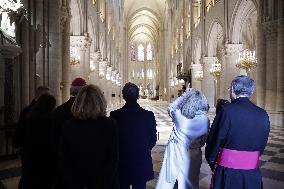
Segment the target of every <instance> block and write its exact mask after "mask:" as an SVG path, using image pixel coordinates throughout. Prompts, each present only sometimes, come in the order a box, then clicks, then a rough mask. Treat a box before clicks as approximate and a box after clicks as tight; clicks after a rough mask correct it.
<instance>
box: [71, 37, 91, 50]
mask: <svg viewBox="0 0 284 189" xmlns="http://www.w3.org/2000/svg"><path fill="white" fill-rule="evenodd" d="M91 44H92V38H90V37H88V36H87V35H85V36H70V46H71V47H77V48H79V49H81V50H86V49H87V48H89V47H90V46H91Z"/></svg>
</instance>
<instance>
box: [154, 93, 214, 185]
mask: <svg viewBox="0 0 284 189" xmlns="http://www.w3.org/2000/svg"><path fill="white" fill-rule="evenodd" d="M168 111H169V114H170V116H171V117H172V120H173V122H174V127H173V131H172V133H171V135H170V138H169V141H168V144H167V146H166V150H165V155H164V160H163V165H162V168H161V171H160V175H159V179H158V182H157V185H156V189H172V188H173V187H174V185H175V182H176V181H178V189H198V188H199V173H200V167H201V163H202V152H201V147H202V146H203V145H204V143H205V141H206V137H207V133H208V129H209V119H208V118H207V116H206V112H207V111H208V104H207V100H206V98H205V96H204V95H203V94H202V93H201V92H200V91H197V90H194V89H187V90H186V92H185V93H184V94H183V95H182V96H180V97H179V98H177V99H176V100H175V101H174V102H173V103H172V104H171V105H170V106H169V108H168Z"/></svg>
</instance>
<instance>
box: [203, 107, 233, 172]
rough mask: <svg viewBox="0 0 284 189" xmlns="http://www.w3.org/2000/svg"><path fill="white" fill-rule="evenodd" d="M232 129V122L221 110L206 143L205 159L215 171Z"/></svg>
mask: <svg viewBox="0 0 284 189" xmlns="http://www.w3.org/2000/svg"><path fill="white" fill-rule="evenodd" d="M229 127H230V120H229V117H228V115H227V114H226V112H225V110H224V109H223V108H221V110H220V112H219V113H218V114H217V115H216V117H215V119H214V121H213V123H212V126H211V128H210V131H209V135H208V138H207V141H206V147H205V158H206V160H207V162H208V164H209V166H210V168H211V170H212V171H213V170H214V169H215V164H216V160H217V156H218V153H219V150H220V148H222V147H223V146H224V144H225V141H226V138H227V135H228V132H229Z"/></svg>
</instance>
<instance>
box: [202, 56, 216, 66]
mask: <svg viewBox="0 0 284 189" xmlns="http://www.w3.org/2000/svg"><path fill="white" fill-rule="evenodd" d="M217 60H218V58H217V57H215V56H211V57H209V56H205V57H203V63H204V64H214V63H215V62H216V61H217Z"/></svg>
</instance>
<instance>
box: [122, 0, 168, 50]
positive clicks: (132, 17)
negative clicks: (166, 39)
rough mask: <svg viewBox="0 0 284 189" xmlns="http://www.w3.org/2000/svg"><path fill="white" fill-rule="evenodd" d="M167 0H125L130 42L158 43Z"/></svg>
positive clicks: (125, 14)
mask: <svg viewBox="0 0 284 189" xmlns="http://www.w3.org/2000/svg"><path fill="white" fill-rule="evenodd" d="M165 4H166V0H125V1H124V16H125V17H126V20H127V28H128V36H129V42H136V43H148V42H151V43H154V44H155V43H156V42H157V40H158V39H159V30H160V29H161V27H162V20H163V19H162V18H163V16H164V15H163V14H164V9H165Z"/></svg>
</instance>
